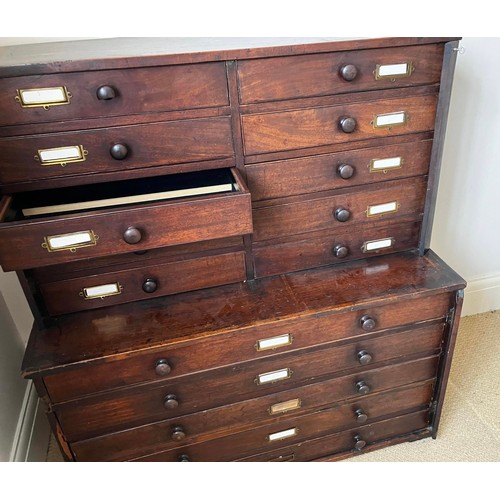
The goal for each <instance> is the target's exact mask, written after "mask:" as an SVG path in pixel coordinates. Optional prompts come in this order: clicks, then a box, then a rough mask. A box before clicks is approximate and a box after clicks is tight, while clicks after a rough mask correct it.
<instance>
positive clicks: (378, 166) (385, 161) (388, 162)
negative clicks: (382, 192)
mask: <svg viewBox="0 0 500 500" xmlns="http://www.w3.org/2000/svg"><path fill="white" fill-rule="evenodd" d="M402 165H403V158H401V156H395V157H394V158H382V159H380V160H372V161H371V164H370V170H372V171H373V170H377V171H378V170H390V169H391V168H401V166H402Z"/></svg>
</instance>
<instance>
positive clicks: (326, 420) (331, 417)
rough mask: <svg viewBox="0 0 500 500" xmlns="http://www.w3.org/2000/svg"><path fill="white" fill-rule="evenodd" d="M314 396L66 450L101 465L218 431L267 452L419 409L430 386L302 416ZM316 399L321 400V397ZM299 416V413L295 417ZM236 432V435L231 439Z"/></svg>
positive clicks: (256, 402)
mask: <svg viewBox="0 0 500 500" xmlns="http://www.w3.org/2000/svg"><path fill="white" fill-rule="evenodd" d="M317 392H319V393H321V394H322V393H323V392H324V391H322V390H321V384H315V385H312V386H307V387H304V388H299V389H297V395H300V396H301V397H298V398H294V399H291V400H289V401H285V402H281V403H274V404H273V403H270V401H269V400H271V401H272V400H276V399H277V397H276V396H275V395H273V396H270V397H267V398H258V399H253V400H249V401H246V402H244V403H239V404H236V405H229V406H225V407H221V408H214V409H211V410H207V411H206V412H204V413H203V414H199V413H193V414H192V415H187V416H185V417H179V418H174V419H169V420H165V421H163V422H158V423H155V424H151V425H145V426H142V427H134V428H132V429H130V430H126V431H122V432H116V433H113V434H107V435H105V436H102V437H98V438H94V439H89V440H86V441H80V442H76V443H72V445H71V449H72V451H73V453H74V455H75V457H76V459H77V460H81V461H101V460H102V457H103V456H104V457H106V460H107V461H110V460H127V459H131V458H134V457H137V456H143V455H149V454H153V453H157V452H160V451H164V450H168V449H174V448H178V447H179V446H184V444H185V443H188V444H192V443H196V442H200V441H205V440H207V439H210V437H211V436H210V434H211V433H213V432H218V435H220V434H221V432H224V433H225V434H229V435H231V434H232V435H234V437H235V438H236V437H237V440H236V443H237V446H238V447H240V446H242V445H243V446H245V449H246V446H247V444H248V443H253V444H255V445H256V446H260V447H262V449H264V450H265V449H270V448H273V447H274V445H275V443H276V442H277V441H282V444H288V443H293V441H295V440H296V438H297V439H300V440H303V439H311V438H314V437H318V436H321V435H323V434H328V433H330V432H339V431H342V430H346V429H349V428H355V427H358V426H359V425H362V424H365V423H372V422H374V421H376V420H379V419H381V418H384V417H385V418H387V417H388V416H392V415H396V414H398V413H403V412H405V413H409V412H411V411H418V410H421V409H424V408H426V407H428V406H429V404H430V402H431V399H432V394H433V383H432V382H427V383H420V384H418V385H412V386H406V387H401V388H398V389H395V390H392V391H387V392H383V393H379V394H376V395H372V396H366V397H363V398H362V399H359V400H354V401H352V402H349V403H347V404H344V405H342V406H339V405H334V406H333V408H328V409H326V410H324V411H320V412H317V413H313V414H310V415H304V413H306V412H310V411H311V410H313V409H314V406H313V405H311V404H307V403H309V401H308V400H313V399H318V402H319V398H315V396H317ZM322 395H323V397H324V394H322ZM304 396H305V398H304ZM170 401H172V400H170ZM328 402H329V400H328V398H326V399H323V401H321V402H319V404H320V406H321V405H323V406H327V405H328ZM278 407H283V408H286V407H288V408H293V409H292V410H289V413H286V414H285V413H284V412H281V413H272V409H273V408H278ZM256 410H259V411H256ZM300 414H302V415H301V416H299V415H300ZM273 417H274V418H273ZM276 417H280V418H276ZM273 420H274V422H273ZM266 424H267V425H266ZM248 426H252V427H258V428H257V429H253V430H249V431H246V432H238V429H239V428H245V427H248ZM264 426H265V427H264ZM179 428H180V431H179ZM288 429H291V430H292V431H293V429H299V430H298V432H296V433H293V432H292V431H290V432H289V433H287V432H286V430H288ZM180 432H182V434H180ZM236 432H238V434H237V435H236V434H235V433H236ZM280 433H281V434H280ZM280 435H281V436H282V437H281V439H280ZM179 438H180V439H179ZM273 438H274V439H273ZM227 439H230V438H227ZM207 444H208V442H207ZM232 452H233V453H234V452H236V454H237V455H239V456H242V454H244V453H245V451H244V450H241V449H234V448H233V450H232Z"/></svg>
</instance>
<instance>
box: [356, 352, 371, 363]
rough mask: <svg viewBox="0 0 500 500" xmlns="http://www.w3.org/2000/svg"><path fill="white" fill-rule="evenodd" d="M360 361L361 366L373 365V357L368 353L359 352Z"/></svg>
mask: <svg viewBox="0 0 500 500" xmlns="http://www.w3.org/2000/svg"><path fill="white" fill-rule="evenodd" d="M358 360H359V364H360V365H367V364H369V363H371V361H372V356H371V354H370V353H369V352H368V351H359V352H358Z"/></svg>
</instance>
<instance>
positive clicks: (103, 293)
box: [78, 283, 123, 300]
mask: <svg viewBox="0 0 500 500" xmlns="http://www.w3.org/2000/svg"><path fill="white" fill-rule="evenodd" d="M122 291H123V286H122V285H120V283H109V284H106V285H98V286H91V287H87V288H83V289H82V290H81V291H80V293H79V294H78V295H80V297H83V298H84V299H85V300H93V299H104V298H106V297H111V296H112V295H120V294H121V293H122Z"/></svg>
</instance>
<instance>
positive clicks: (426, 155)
mask: <svg viewBox="0 0 500 500" xmlns="http://www.w3.org/2000/svg"><path fill="white" fill-rule="evenodd" d="M431 147H432V141H419V142H409V143H402V144H395V145H390V146H383V147H378V148H366V149H353V150H350V151H344V152H342V153H335V154H323V155H316V156H306V157H304V158H292V159H288V160H280V161H271V162H265V163H256V164H251V165H247V166H246V173H247V183H248V188H249V189H250V191H251V193H252V201H254V202H256V201H261V200H267V199H273V198H282V197H286V196H295V195H300V194H305V193H316V192H318V191H329V190H332V189H342V188H346V187H351V186H358V185H364V186H366V187H367V188H368V185H369V184H372V183H376V182H384V181H390V180H394V179H401V178H404V177H413V176H417V175H425V174H426V173H427V172H428V170H429V162H430V155H431Z"/></svg>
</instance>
